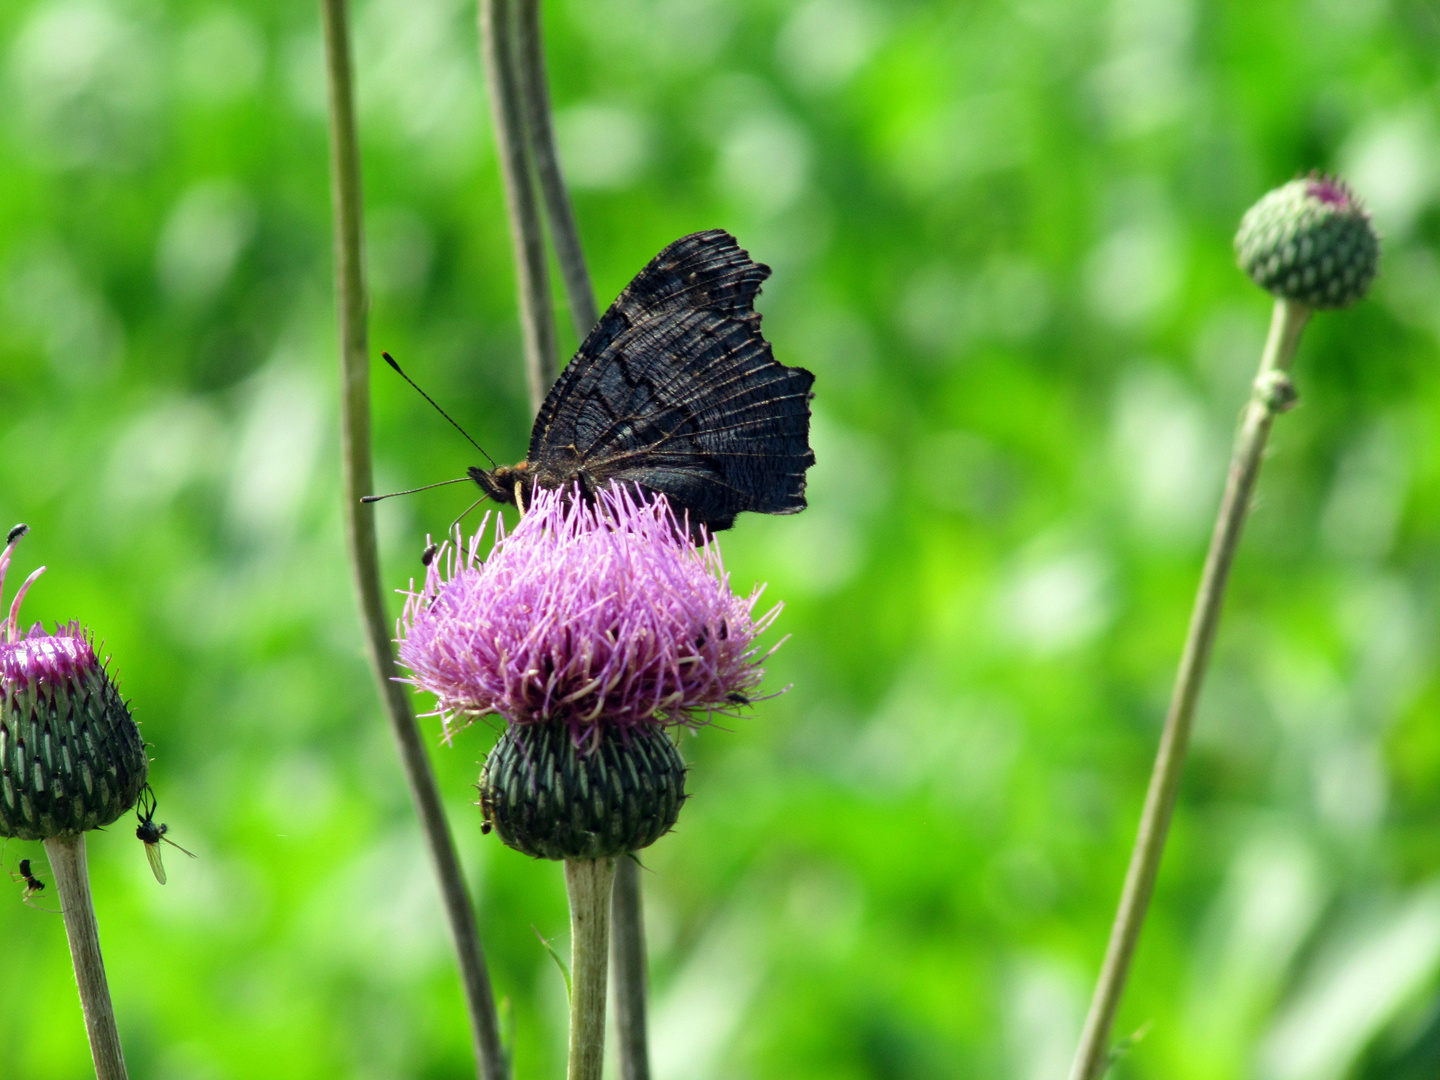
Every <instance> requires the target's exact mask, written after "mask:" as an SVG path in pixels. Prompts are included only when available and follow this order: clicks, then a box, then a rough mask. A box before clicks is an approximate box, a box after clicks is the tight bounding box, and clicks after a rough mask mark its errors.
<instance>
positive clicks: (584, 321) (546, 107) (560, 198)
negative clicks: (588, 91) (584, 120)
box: [517, 0, 600, 341]
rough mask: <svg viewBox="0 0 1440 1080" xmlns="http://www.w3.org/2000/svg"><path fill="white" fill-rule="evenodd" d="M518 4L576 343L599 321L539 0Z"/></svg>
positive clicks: (536, 141) (535, 139)
mask: <svg viewBox="0 0 1440 1080" xmlns="http://www.w3.org/2000/svg"><path fill="white" fill-rule="evenodd" d="M517 2H518V3H519V5H520V18H519V27H518V29H519V40H518V42H517V44H518V53H517V55H518V57H519V60H520V86H521V91H522V93H523V95H524V98H525V126H526V130H527V132H528V134H529V141H530V153H531V155H532V157H533V158H534V160H535V173H536V176H537V177H538V178H539V180H540V192H541V194H542V195H543V196H544V197H545V216H546V217H547V218H548V219H549V221H550V236H551V238H552V239H553V240H554V242H555V259H556V261H557V262H558V263H559V264H560V277H561V279H562V280H563V282H564V284H565V298H566V300H568V301H569V304H570V318H571V321H572V322H573V323H574V324H575V335H576V337H578V338H579V339H580V340H581V341H584V340H585V336H586V335H587V334H589V333H590V330H591V328H592V327H593V326H594V325H595V323H596V322H597V321H599V317H600V315H599V312H598V311H596V309H595V291H594V290H593V289H592V288H591V287H590V271H589V270H588V269H587V268H586V266H585V252H584V249H582V248H581V246H580V230H579V228H578V227H577V226H576V224H575V210H574V208H573V207H572V206H571V205H570V193H569V192H568V191H567V190H566V187H565V176H564V174H563V173H562V172H561V171H560V154H559V152H558V151H557V150H556V148H555V125H554V123H553V122H552V120H551V109H550V90H549V85H548V81H547V80H546V77H545V38H544V34H543V33H542V32H541V28H540V0H517Z"/></svg>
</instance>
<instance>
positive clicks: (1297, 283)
mask: <svg viewBox="0 0 1440 1080" xmlns="http://www.w3.org/2000/svg"><path fill="white" fill-rule="evenodd" d="M1235 253H1236V255H1237V256H1238V257H1239V261H1240V266H1241V268H1242V269H1243V270H1244V271H1245V272H1246V273H1247V274H1249V275H1250V277H1251V279H1252V280H1253V281H1254V282H1255V283H1256V284H1257V285H1259V286H1260V287H1261V288H1263V289H1266V290H1268V291H1269V292H1270V293H1272V294H1273V295H1274V296H1276V297H1279V298H1280V299H1284V300H1294V301H1298V302H1299V303H1302V304H1305V305H1306V306H1308V307H1311V308H1315V309H1317V310H1325V309H1328V308H1341V307H1346V306H1347V305H1349V304H1352V303H1354V302H1355V301H1356V300H1358V299H1360V298H1361V297H1362V296H1364V295H1365V293H1366V291H1367V290H1368V289H1369V288H1370V283H1371V282H1372V281H1373V280H1374V279H1375V267H1376V264H1377V262H1378V261H1379V258H1380V238H1379V237H1378V236H1377V235H1376V233H1375V227H1374V225H1373V224H1371V221H1370V214H1369V211H1367V210H1366V209H1365V207H1364V206H1363V205H1361V203H1360V200H1359V199H1357V198H1356V197H1355V194H1354V192H1352V191H1351V190H1350V188H1349V186H1348V185H1346V184H1344V183H1341V182H1340V181H1338V180H1334V179H1331V178H1330V177H1327V176H1320V175H1319V174H1316V173H1312V174H1311V175H1310V176H1308V177H1304V178H1302V179H1299V180H1292V181H1290V183H1288V184H1285V185H1283V186H1282V187H1278V188H1276V189H1275V190H1274V191H1271V192H1270V193H1269V194H1267V195H1265V196H1264V198H1262V199H1261V200H1260V201H1259V202H1257V203H1256V204H1255V205H1254V206H1252V207H1251V208H1250V209H1249V210H1248V211H1246V213H1245V217H1244V218H1243V219H1242V220H1241V222H1240V231H1239V232H1238V233H1236V234H1235Z"/></svg>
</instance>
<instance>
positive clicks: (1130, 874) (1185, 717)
mask: <svg viewBox="0 0 1440 1080" xmlns="http://www.w3.org/2000/svg"><path fill="white" fill-rule="evenodd" d="M1309 317H1310V310H1309V308H1307V307H1305V306H1304V305H1302V304H1297V303H1293V302H1290V301H1285V300H1276V301H1275V311H1274V315H1273V317H1272V318H1271V320H1270V335H1269V337H1268V338H1267V339H1266V342H1265V351H1264V354H1263V355H1262V356H1261V358H1260V371H1259V374H1257V375H1256V376H1255V382H1254V385H1253V390H1252V393H1251V395H1250V402H1249V404H1248V405H1247V406H1246V408H1245V413H1244V415H1243V416H1242V417H1241V420H1240V428H1239V433H1238V435H1237V437H1236V441H1235V450H1234V453H1233V455H1232V457H1231V459H1230V474H1229V477H1228V479H1227V481H1226V484H1225V494H1224V497H1223V498H1222V499H1221V502H1220V512H1219V515H1218V516H1217V517H1216V519H1215V531H1214V533H1213V534H1212V535H1211V538H1210V551H1209V553H1208V554H1207V555H1206V558H1205V569H1204V572H1203V573H1202V574H1201V577H1200V588H1199V591H1198V593H1197V594H1196V596H1195V607H1194V609H1193V611H1192V612H1191V615H1190V629H1189V633H1188V634H1187V635H1186V638H1185V649H1184V652H1183V653H1182V654H1181V657H1180V670H1179V672H1178V673H1177V674H1176V677H1175V689H1174V691H1173V693H1172V695H1171V698H1170V709H1169V712H1168V714H1167V715H1166V717H1165V729H1164V732H1163V733H1162V734H1161V737H1160V749H1159V751H1158V752H1157V754H1156V757H1155V767H1154V770H1153V772H1152V773H1151V775H1150V788H1149V790H1148V792H1147V793H1146V796H1145V809H1144V811H1143V812H1142V813H1141V816H1140V831H1139V835H1138V836H1137V837H1136V839H1135V847H1134V849H1133V850H1132V851H1131V854H1130V868H1129V870H1128V871H1127V873H1126V875H1125V887H1124V889H1123V890H1122V892H1121V896H1120V907H1119V910H1118V911H1117V912H1116V914H1115V923H1114V925H1113V927H1112V928H1111V931H1110V943H1109V945H1108V946H1107V948H1106V950H1105V962H1104V964H1103V965H1102V967H1101V969H1100V978H1099V980H1098V982H1097V983H1096V986H1095V995H1094V997H1093V998H1092V999H1091V1002H1090V1012H1089V1015H1088V1016H1087V1017H1086V1019H1085V1030H1084V1032H1083V1033H1082V1035H1081V1037H1080V1047H1079V1049H1078V1050H1077V1051H1076V1054H1075V1063H1074V1065H1073V1067H1072V1068H1071V1071H1070V1078H1071V1080H1099V1078H1100V1077H1102V1076H1103V1075H1104V1074H1105V1070H1106V1069H1107V1068H1108V1066H1109V1063H1110V1056H1109V1040H1110V1029H1111V1026H1112V1025H1113V1024H1114V1021H1115V1012H1116V1009H1117V1008H1118V1007H1119V1004H1120V995H1121V994H1122V993H1123V992H1124V989H1125V979H1126V976H1127V975H1128V974H1129V971H1130V962H1131V960H1132V958H1133V957H1134V955H1135V946H1136V944H1137V942H1138V941H1139V938H1140V929H1141V926H1142V925H1143V924H1144V921H1145V912H1146V909H1147V908H1148V907H1149V904H1150V897H1151V894H1152V893H1153V892H1154V891H1155V878H1156V875H1157V874H1158V873H1159V870H1160V859H1161V856H1162V855H1163V854H1164V851H1165V838H1166V835H1167V833H1168V832H1169V829H1170V818H1171V816H1172V814H1173V813H1174V810H1175V799H1176V795H1177V794H1178V792H1179V789H1180V778H1181V774H1182V771H1183V769H1184V765H1185V751H1186V748H1187V747H1188V745H1189V742H1190V730H1191V727H1192V725H1193V722H1194V717H1195V704H1196V701H1197V700H1198V699H1199V697H1200V687H1201V684H1202V683H1203V682H1204V679H1205V669H1206V667H1207V665H1208V664H1209V661H1210V652H1211V648H1212V646H1213V645H1214V644H1215V631H1216V628H1217V627H1218V626H1219V624H1220V611H1221V607H1222V605H1223V603H1224V599H1225V585H1226V581H1227V579H1228V578H1229V576H1230V566H1231V564H1232V563H1233V562H1234V560H1235V552H1236V549H1237V548H1238V547H1239V545H1240V533H1241V530H1242V529H1243V528H1244V525H1245V515H1246V512H1247V511H1248V510H1249V507H1250V499H1251V495H1252V494H1253V493H1254V490H1255V480H1256V477H1257V476H1259V473H1260V463H1261V460H1262V458H1263V455H1264V451H1265V443H1266V440H1267V439H1268V438H1269V436H1270V427H1271V425H1272V424H1273V423H1274V421H1275V417H1276V415H1277V414H1279V413H1281V412H1284V411H1285V410H1286V409H1288V408H1290V407H1291V406H1292V405H1293V404H1294V403H1295V387H1294V384H1293V383H1292V382H1291V381H1290V376H1289V368H1290V363H1291V361H1292V360H1293V359H1294V356H1295V347H1296V345H1297V344H1298V343H1299V341H1300V332H1301V331H1302V330H1303V329H1304V328H1305V323H1306V321H1307V320H1308V319H1309Z"/></svg>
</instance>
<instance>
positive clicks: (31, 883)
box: [20, 859, 45, 904]
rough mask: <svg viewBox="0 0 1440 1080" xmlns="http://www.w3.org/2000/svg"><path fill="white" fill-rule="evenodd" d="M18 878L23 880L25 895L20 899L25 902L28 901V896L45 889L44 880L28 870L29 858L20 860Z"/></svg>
mask: <svg viewBox="0 0 1440 1080" xmlns="http://www.w3.org/2000/svg"><path fill="white" fill-rule="evenodd" d="M20 880H21V881H23V882H25V895H24V896H22V897H21V898H20V899H22V900H24V901H25V902H26V903H27V904H28V903H29V902H30V898H31V897H32V896H34V895H35V894H36V893H38V892H44V891H45V882H43V881H41V880H40V879H39V878H37V877H36V876H35V875H34V874H33V873H31V872H30V860H29V859H21V860H20Z"/></svg>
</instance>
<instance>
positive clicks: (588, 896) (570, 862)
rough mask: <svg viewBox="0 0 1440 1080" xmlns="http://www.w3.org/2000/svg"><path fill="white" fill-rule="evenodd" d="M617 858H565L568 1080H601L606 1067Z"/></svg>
mask: <svg viewBox="0 0 1440 1080" xmlns="http://www.w3.org/2000/svg"><path fill="white" fill-rule="evenodd" d="M614 882H615V860H614V859H566V860H565V891H566V893H567V894H568V895H569V897H570V1067H569V1070H568V1071H567V1072H566V1074H565V1075H566V1077H567V1080H600V1074H601V1071H602V1070H603V1068H604V1065H605V976H606V969H607V966H608V960H609V955H610V895H611V893H612V892H613V891H614V889H613V886H614Z"/></svg>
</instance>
